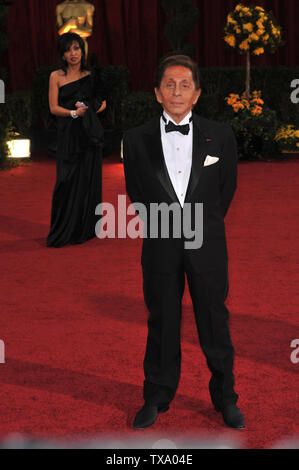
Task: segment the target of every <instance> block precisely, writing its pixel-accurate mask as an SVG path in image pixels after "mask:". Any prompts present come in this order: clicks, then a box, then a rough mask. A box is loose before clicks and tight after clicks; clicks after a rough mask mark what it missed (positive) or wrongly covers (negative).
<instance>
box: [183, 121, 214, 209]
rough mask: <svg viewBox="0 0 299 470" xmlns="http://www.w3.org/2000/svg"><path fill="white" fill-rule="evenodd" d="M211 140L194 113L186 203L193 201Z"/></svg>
mask: <svg viewBox="0 0 299 470" xmlns="http://www.w3.org/2000/svg"><path fill="white" fill-rule="evenodd" d="M210 142H211V140H210V139H209V138H208V136H206V135H205V133H204V131H203V129H202V128H201V127H200V124H199V121H198V117H197V116H196V115H195V114H194V113H193V150H192V168H191V174H190V179H189V184H188V188H187V194H186V198H185V203H186V202H190V201H191V197H192V193H193V191H194V190H195V188H196V186H197V185H198V182H199V179H200V176H201V174H202V170H203V165H204V161H205V158H206V156H207V155H208V154H209V147H210Z"/></svg>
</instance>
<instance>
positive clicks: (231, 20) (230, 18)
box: [227, 13, 237, 24]
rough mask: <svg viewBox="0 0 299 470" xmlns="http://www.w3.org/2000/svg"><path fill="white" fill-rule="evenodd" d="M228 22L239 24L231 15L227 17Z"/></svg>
mask: <svg viewBox="0 0 299 470" xmlns="http://www.w3.org/2000/svg"><path fill="white" fill-rule="evenodd" d="M227 22H228V23H230V24H237V22H236V20H234V19H233V17H232V16H231V14H230V13H229V15H228V16H227Z"/></svg>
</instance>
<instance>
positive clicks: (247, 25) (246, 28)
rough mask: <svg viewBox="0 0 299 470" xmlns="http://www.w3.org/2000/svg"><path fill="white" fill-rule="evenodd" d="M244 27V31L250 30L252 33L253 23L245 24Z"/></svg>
mask: <svg viewBox="0 0 299 470" xmlns="http://www.w3.org/2000/svg"><path fill="white" fill-rule="evenodd" d="M243 29H244V31H248V32H249V33H252V31H253V25H252V23H245V24H243Z"/></svg>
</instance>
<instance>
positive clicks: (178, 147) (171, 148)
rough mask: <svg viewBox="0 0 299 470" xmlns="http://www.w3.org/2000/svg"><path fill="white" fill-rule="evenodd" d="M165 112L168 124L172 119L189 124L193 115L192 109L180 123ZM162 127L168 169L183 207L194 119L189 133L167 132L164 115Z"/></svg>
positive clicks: (189, 164)
mask: <svg viewBox="0 0 299 470" xmlns="http://www.w3.org/2000/svg"><path fill="white" fill-rule="evenodd" d="M163 114H164V117H165V119H166V121H167V124H168V122H169V121H172V122H173V123H174V124H176V125H180V126H182V125H184V124H189V120H190V118H191V116H192V112H191V111H190V113H189V114H188V115H187V116H186V117H185V118H184V119H183V120H182V121H181V122H180V123H179V124H178V123H176V122H174V121H173V119H171V117H169V116H168V114H167V113H166V112H165V111H164V112H163ZM160 127H161V139H162V148H163V153H164V160H165V164H166V167H167V171H168V174H169V177H170V179H171V182H172V185H173V187H174V190H175V192H176V195H177V197H178V200H179V201H180V204H181V206H182V207H183V206H184V201H185V197H186V192H187V188H188V183H189V179H190V174H191V167H192V144H193V123H192V121H191V122H190V131H189V134H188V135H183V134H181V133H180V132H178V131H173V132H168V133H166V131H165V121H164V120H163V118H162V117H161V122H160Z"/></svg>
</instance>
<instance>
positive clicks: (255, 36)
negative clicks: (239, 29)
mask: <svg viewBox="0 0 299 470" xmlns="http://www.w3.org/2000/svg"><path fill="white" fill-rule="evenodd" d="M248 39H249V41H250V42H251V41H259V39H260V38H259V36H258V35H257V34H256V33H252V34H250V35H249V37H248Z"/></svg>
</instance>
